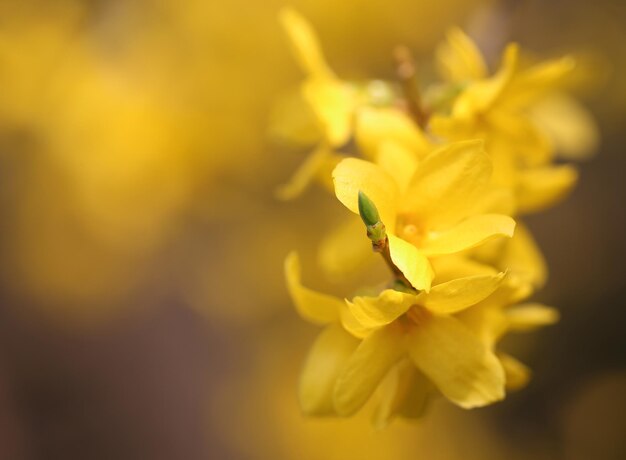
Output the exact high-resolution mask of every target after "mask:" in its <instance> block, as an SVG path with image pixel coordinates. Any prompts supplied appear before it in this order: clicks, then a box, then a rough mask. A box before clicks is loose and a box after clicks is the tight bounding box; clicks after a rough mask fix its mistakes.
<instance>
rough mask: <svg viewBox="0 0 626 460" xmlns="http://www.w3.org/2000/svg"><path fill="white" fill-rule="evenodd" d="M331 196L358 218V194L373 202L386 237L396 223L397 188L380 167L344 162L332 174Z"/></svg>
mask: <svg viewBox="0 0 626 460" xmlns="http://www.w3.org/2000/svg"><path fill="white" fill-rule="evenodd" d="M333 180H334V182H335V195H337V198H338V199H339V201H341V203H343V205H344V206H346V207H347V208H348V209H349V210H350V211H352V212H353V213H355V214H357V215H358V214H359V204H358V194H359V190H361V191H363V193H365V194H366V195H367V196H368V197H369V199H370V200H372V201H373V202H374V204H375V205H376V208H377V209H378V213H379V214H380V217H381V219H382V220H383V223H384V224H385V227H386V228H387V232H388V233H392V232H393V230H394V227H395V220H396V202H397V199H398V185H397V184H396V182H395V180H394V179H393V178H392V177H391V176H390V175H389V174H387V173H386V172H385V171H384V170H383V169H382V168H381V167H380V166H378V165H375V164H374V163H370V162H369V161H365V160H360V159H357V158H346V159H345V160H343V161H341V162H340V163H339V164H338V165H337V167H336V168H335V169H334V171H333Z"/></svg>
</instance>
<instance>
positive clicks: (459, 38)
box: [436, 27, 487, 83]
mask: <svg viewBox="0 0 626 460" xmlns="http://www.w3.org/2000/svg"><path fill="white" fill-rule="evenodd" d="M436 64H437V70H438V71H439V74H440V75H441V76H442V77H443V78H444V79H445V80H447V81H449V82H458V83H462V82H466V81H468V80H479V79H481V78H485V76H486V75H487V65H486V64H485V60H484V59H483V56H482V54H481V52H480V50H479V49H478V47H477V46H476V44H475V43H474V42H473V41H472V39H471V38H470V37H468V36H467V35H466V34H465V33H464V32H463V31H462V30H461V29H459V28H457V27H453V28H451V29H449V30H448V31H447V32H446V40H445V42H443V43H442V44H440V45H439V46H438V47H437V50H436Z"/></svg>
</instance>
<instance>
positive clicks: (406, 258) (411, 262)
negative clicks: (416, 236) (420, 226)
mask: <svg viewBox="0 0 626 460" xmlns="http://www.w3.org/2000/svg"><path fill="white" fill-rule="evenodd" d="M387 238H389V253H390V255H391V260H392V262H393V263H394V265H395V266H396V267H398V268H399V269H400V271H401V272H402V273H403V274H404V276H405V277H406V279H407V280H409V282H410V283H411V284H412V285H413V287H414V288H415V289H417V290H419V291H429V290H430V285H431V283H432V280H433V277H434V276H435V274H434V273H433V269H432V267H431V266H430V262H429V261H428V259H427V258H426V256H425V255H424V254H423V253H422V252H421V251H420V250H419V249H417V248H416V247H415V246H413V245H412V244H411V243H408V242H406V241H404V240H403V239H402V238H398V237H397V236H395V235H392V234H388V235H387Z"/></svg>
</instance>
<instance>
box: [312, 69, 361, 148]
mask: <svg viewBox="0 0 626 460" xmlns="http://www.w3.org/2000/svg"><path fill="white" fill-rule="evenodd" d="M302 92H303V95H304V98H305V100H306V101H307V102H308V103H309V104H310V106H311V109H312V110H313V113H315V115H316V117H317V120H318V122H319V123H320V128H321V130H322V132H323V133H324V135H325V138H326V140H327V141H328V143H329V144H330V145H332V146H333V147H341V146H342V145H344V144H345V143H346V142H348V139H349V138H350V135H351V133H352V129H353V125H354V111H355V107H356V104H357V100H356V93H355V92H354V90H353V89H352V88H351V87H350V86H348V85H346V84H344V83H342V82H341V81H339V80H336V79H331V78H309V79H308V80H306V81H305V82H304V83H303V85H302Z"/></svg>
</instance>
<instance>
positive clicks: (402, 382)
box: [373, 359, 431, 429]
mask: <svg viewBox="0 0 626 460" xmlns="http://www.w3.org/2000/svg"><path fill="white" fill-rule="evenodd" d="M430 387H431V385H430V382H428V380H426V378H425V377H424V375H423V374H422V373H421V372H419V371H418V370H417V369H416V368H415V365H414V364H413V363H412V362H411V361H410V360H409V359H403V360H402V361H400V362H399V363H398V364H396V365H395V366H394V367H393V369H391V371H390V372H389V373H388V374H387V376H386V377H385V379H384V380H383V382H382V383H381V384H380V394H381V398H380V402H379V403H378V406H377V407H376V410H375V412H374V417H373V424H374V427H375V428H377V429H383V428H385V427H387V425H389V423H390V422H391V421H392V420H393V418H394V417H395V416H397V415H402V416H408V417H411V418H417V417H419V416H421V415H422V414H423V413H424V409H425V407H426V401H427V399H428V394H429V391H430Z"/></svg>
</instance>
